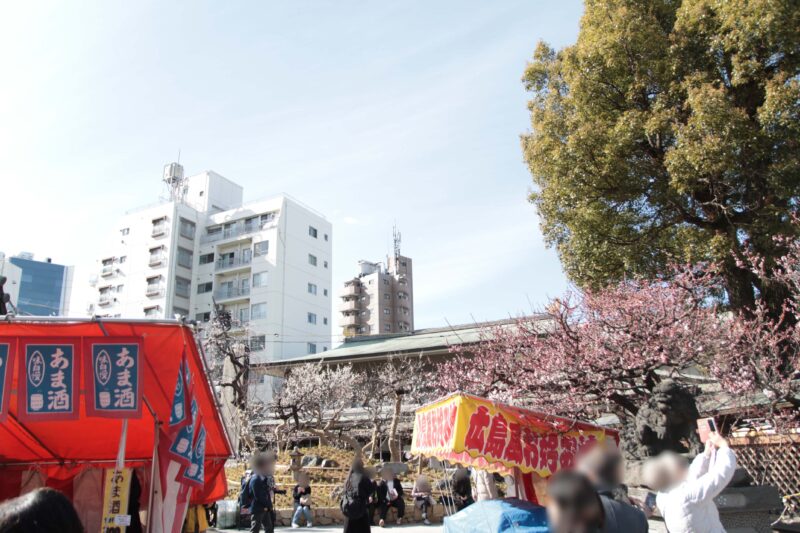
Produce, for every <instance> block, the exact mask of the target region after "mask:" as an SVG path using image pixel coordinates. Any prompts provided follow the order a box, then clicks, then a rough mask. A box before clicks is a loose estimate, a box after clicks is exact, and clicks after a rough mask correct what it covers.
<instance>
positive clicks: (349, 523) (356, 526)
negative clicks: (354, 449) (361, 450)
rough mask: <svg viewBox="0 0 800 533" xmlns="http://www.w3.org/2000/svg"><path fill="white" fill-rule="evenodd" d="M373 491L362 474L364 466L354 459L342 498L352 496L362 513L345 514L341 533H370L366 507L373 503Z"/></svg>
mask: <svg viewBox="0 0 800 533" xmlns="http://www.w3.org/2000/svg"><path fill="white" fill-rule="evenodd" d="M373 491H374V487H373V485H372V481H371V480H370V479H369V477H368V476H367V475H366V474H365V473H364V464H363V463H362V462H361V461H360V460H359V459H356V460H355V461H353V465H352V466H351V467H350V473H349V474H348V475H347V481H345V484H344V497H346V495H348V494H354V495H355V498H356V499H357V500H358V501H360V502H361V504H362V505H363V513H360V514H358V515H357V516H355V515H354V516H348V515H347V514H345V515H344V531H343V533H370V530H371V528H370V517H369V515H368V513H367V509H368V505H369V504H371V503H372V502H373V495H372V494H373Z"/></svg>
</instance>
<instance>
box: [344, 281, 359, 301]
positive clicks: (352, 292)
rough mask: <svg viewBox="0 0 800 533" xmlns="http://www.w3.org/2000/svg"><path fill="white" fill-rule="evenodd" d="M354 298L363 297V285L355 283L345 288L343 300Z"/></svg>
mask: <svg viewBox="0 0 800 533" xmlns="http://www.w3.org/2000/svg"><path fill="white" fill-rule="evenodd" d="M353 296H361V285H356V284H355V283H348V284H347V285H345V286H344V290H343V291H342V298H348V297H353Z"/></svg>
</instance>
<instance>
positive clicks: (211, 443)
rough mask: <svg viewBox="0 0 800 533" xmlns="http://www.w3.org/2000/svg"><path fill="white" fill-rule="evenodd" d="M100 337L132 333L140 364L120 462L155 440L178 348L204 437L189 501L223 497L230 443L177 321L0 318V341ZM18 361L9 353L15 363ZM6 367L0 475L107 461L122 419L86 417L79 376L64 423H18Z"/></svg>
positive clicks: (67, 472)
mask: <svg viewBox="0 0 800 533" xmlns="http://www.w3.org/2000/svg"><path fill="white" fill-rule="evenodd" d="M98 336H105V337H108V338H109V340H113V339H114V338H115V337H140V338H141V339H142V346H143V354H144V358H143V359H144V364H143V368H142V375H143V385H144V387H143V393H144V403H145V408H144V409H143V411H142V417H141V418H140V419H131V420H129V422H128V439H127V449H126V463H127V464H128V466H134V467H135V466H143V465H145V464H150V462H151V461H152V457H153V448H154V442H155V441H154V439H155V419H157V420H158V421H159V422H165V421H167V420H168V419H169V415H170V409H171V405H172V396H173V393H174V391H175V382H176V379H177V376H178V368H179V366H180V361H181V356H182V354H183V351H184V350H186V353H187V358H188V361H189V366H190V370H191V374H192V376H194V395H195V398H196V400H197V404H198V408H199V413H200V416H201V417H202V420H203V423H204V425H205V428H206V431H207V432H208V434H207V440H206V452H205V457H206V460H205V489H204V490H202V491H198V494H197V496H196V497H194V498H193V501H197V500H198V499H202V500H204V501H210V500H213V499H219V498H221V497H224V494H225V490H226V483H225V480H224V469H223V466H224V463H225V460H227V459H228V458H229V457H230V456H231V446H230V442H229V440H228V437H227V434H226V432H225V427H224V425H223V422H222V419H221V417H220V414H219V410H218V409H217V404H216V400H215V396H214V392H213V390H212V388H211V385H210V383H209V381H208V379H203V376H206V375H207V374H206V367H205V362H204V360H203V358H202V356H201V355H200V353H199V352H198V350H197V345H196V343H195V339H194V335H193V333H192V330H191V329H190V328H189V327H188V326H186V325H184V324H182V323H179V322H178V321H175V320H171V321H164V320H162V321H152V320H115V319H109V320H102V321H101V320H70V319H52V320H51V319H39V318H37V319H28V318H24V319H23V318H11V319H7V320H5V321H0V342H2V341H3V340H6V339H9V338H10V339H12V340H13V339H14V338H17V337H42V338H54V337H58V338H64V337H72V338H77V339H80V337H98ZM19 361H20V358H19V357H17V363H16V364H17V366H18V365H19V364H20V363H19ZM8 370H9V371H12V372H13V373H12V381H11V390H10V391H9V392H10V393H11V396H10V405H9V416H8V418H7V419H6V420H5V421H4V422H2V423H0V477H3V472H2V471H3V470H19V469H23V468H30V467H31V466H32V465H36V466H39V467H43V468H47V471H48V476H49V477H52V476H56V477H57V478H59V479H63V480H66V479H68V478H70V477H73V476H74V475H75V474H76V473H77V472H79V471H80V469H81V468H83V467H84V466H85V465H87V464H93V465H99V466H102V465H103V464H105V463H107V464H108V465H111V464H113V462H114V460H115V458H116V454H117V449H118V445H119V438H120V432H121V428H122V420H119V419H110V418H90V417H88V416H87V414H86V408H85V405H84V399H83V396H84V395H85V391H86V383H85V377H84V375H83V373H81V375H80V391H81V396H80V400H79V402H78V404H79V406H80V407H79V409H80V412H79V417H78V418H77V419H76V420H69V421H37V422H29V423H28V422H26V423H21V422H20V421H19V419H18V417H17V403H18V400H17V391H18V390H19V385H18V383H17V382H18V373H19V372H18V369H17V368H14V369H8ZM0 499H2V494H0Z"/></svg>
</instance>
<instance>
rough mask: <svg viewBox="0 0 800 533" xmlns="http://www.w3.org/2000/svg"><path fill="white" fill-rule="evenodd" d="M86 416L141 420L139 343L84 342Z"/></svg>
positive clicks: (130, 340) (126, 340)
mask: <svg viewBox="0 0 800 533" xmlns="http://www.w3.org/2000/svg"><path fill="white" fill-rule="evenodd" d="M84 346H85V352H86V358H87V361H86V363H87V364H86V383H87V385H88V387H87V395H86V413H87V414H88V415H89V416H101V417H109V418H140V417H141V416H142V364H141V363H142V361H143V360H144V357H143V354H142V343H141V340H139V339H136V338H116V339H114V341H113V342H109V341H108V339H104V338H102V337H100V338H97V339H87V340H86V341H85V343H84Z"/></svg>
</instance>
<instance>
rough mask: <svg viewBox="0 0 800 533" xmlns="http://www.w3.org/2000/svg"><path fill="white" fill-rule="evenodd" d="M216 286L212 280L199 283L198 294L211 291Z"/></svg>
mask: <svg viewBox="0 0 800 533" xmlns="http://www.w3.org/2000/svg"><path fill="white" fill-rule="evenodd" d="M213 288H214V284H213V283H212V282H210V281H207V282H206V283H200V284H198V285H197V294H204V293H206V292H211V291H212V290H213Z"/></svg>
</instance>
